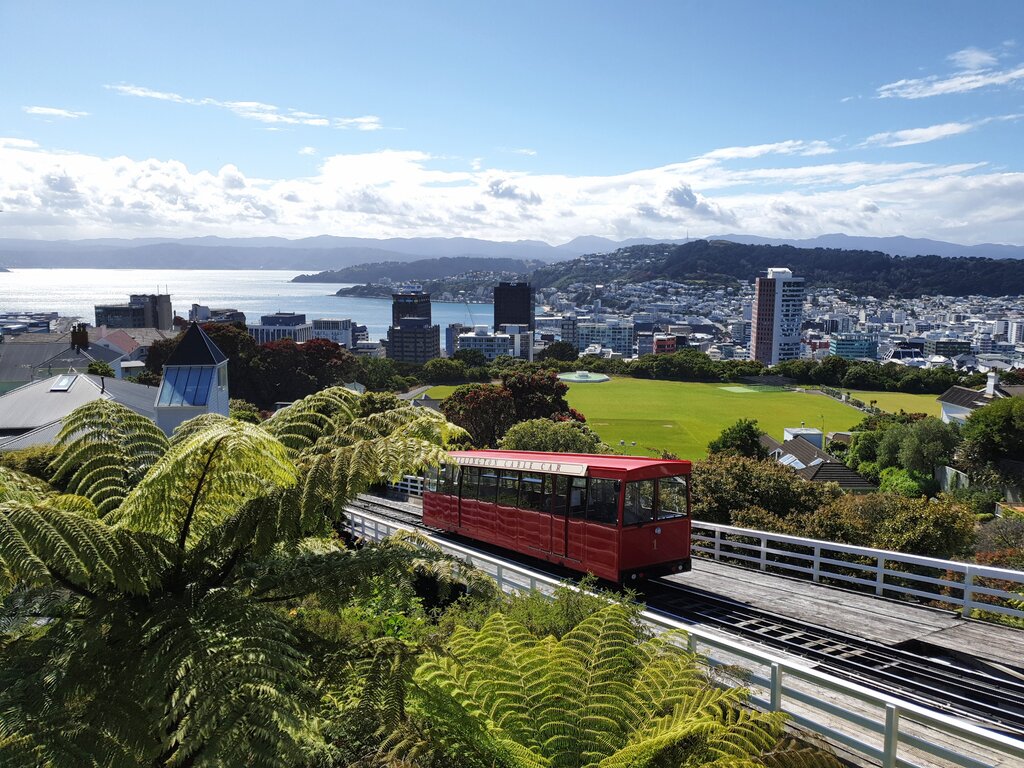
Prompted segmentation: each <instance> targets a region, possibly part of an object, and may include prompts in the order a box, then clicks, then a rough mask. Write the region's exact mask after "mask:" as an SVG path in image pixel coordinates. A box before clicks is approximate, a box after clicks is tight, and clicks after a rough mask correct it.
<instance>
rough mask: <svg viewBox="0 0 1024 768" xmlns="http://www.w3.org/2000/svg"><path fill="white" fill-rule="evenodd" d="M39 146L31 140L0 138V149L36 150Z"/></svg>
mask: <svg viewBox="0 0 1024 768" xmlns="http://www.w3.org/2000/svg"><path fill="white" fill-rule="evenodd" d="M38 146H39V145H38V144H37V143H36V142H34V141H32V140H31V139H14V138H7V137H3V136H0V148H3V147H12V148H17V149H36V148H37V147H38Z"/></svg>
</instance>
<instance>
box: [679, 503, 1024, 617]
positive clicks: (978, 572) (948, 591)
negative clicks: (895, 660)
mask: <svg viewBox="0 0 1024 768" xmlns="http://www.w3.org/2000/svg"><path fill="white" fill-rule="evenodd" d="M691 549H692V551H693V554H694V555H696V556H704V557H709V558H711V559H714V560H720V561H724V562H726V563H728V564H730V565H742V566H745V567H748V568H756V569H758V570H760V571H765V572H767V573H778V574H783V575H788V576H798V577H801V578H805V579H806V578H810V579H811V580H812V581H816V582H827V583H829V584H832V585H838V586H849V587H851V588H854V589H860V590H863V591H868V592H874V594H876V595H879V596H882V597H897V598H907V597H910V598H914V599H917V600H920V599H925V600H929V601H936V602H940V603H944V604H947V605H950V606H953V607H956V608H959V609H961V611H962V613H963V616H965V617H970V616H971V615H972V614H973V613H974V612H975V611H990V612H992V613H999V614H1003V615H1005V616H1013V617H1015V618H1019V619H1024V573H1022V572H1021V571H1011V570H1009V569H1007V568H991V567H988V566H984V565H976V564H974V563H961V562H957V561H955V560H940V559H937V558H933V557H921V556H918V555H906V554H903V553H901V552H890V551H888V550H884V549H869V548H867V547H855V546H851V545H849V544H837V543H835V542H832V541H819V540H818V539H804V538H800V537H799V536H785V535H783V534H779V533H767V532H765V531H755V530H751V529H748V528H734V527H732V526H728V525H717V524H714V523H703V522H700V521H698V520H694V521H693V535H692V541H691ZM1014 603H1016V605H1015V604H1014Z"/></svg>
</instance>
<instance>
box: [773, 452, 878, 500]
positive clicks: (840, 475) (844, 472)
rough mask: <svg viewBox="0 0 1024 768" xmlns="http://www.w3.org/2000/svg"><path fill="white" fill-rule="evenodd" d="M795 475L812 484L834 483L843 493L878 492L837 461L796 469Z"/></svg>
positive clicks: (869, 483) (866, 481)
mask: <svg viewBox="0 0 1024 768" xmlns="http://www.w3.org/2000/svg"><path fill="white" fill-rule="evenodd" d="M791 442H792V441H791ZM796 473H797V474H798V475H800V476H801V477H802V478H804V479H805V480H810V481H811V482H812V483H836V484H837V485H838V486H839V487H840V488H842V489H843V490H844V491H877V490H878V488H877V487H876V486H875V485H874V484H873V483H871V482H870V481H868V480H866V479H865V478H863V477H861V476H860V475H858V474H857V473H856V472H854V471H853V470H852V469H850V468H849V467H848V466H846V465H845V464H841V463H840V462H838V461H823V462H821V463H820V464H815V465H813V466H808V467H804V468H803V469H798V470H797V472H796Z"/></svg>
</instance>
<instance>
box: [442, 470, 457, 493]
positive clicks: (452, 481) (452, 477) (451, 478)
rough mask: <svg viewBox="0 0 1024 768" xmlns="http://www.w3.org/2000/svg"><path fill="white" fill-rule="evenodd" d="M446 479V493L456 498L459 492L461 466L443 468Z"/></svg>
mask: <svg viewBox="0 0 1024 768" xmlns="http://www.w3.org/2000/svg"><path fill="white" fill-rule="evenodd" d="M441 470H442V472H443V477H444V492H445V493H447V494H448V495H449V496H455V495H456V494H457V493H458V492H459V465H458V464H446V465H444V466H443V467H441Z"/></svg>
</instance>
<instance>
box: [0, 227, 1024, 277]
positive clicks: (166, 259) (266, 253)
mask: <svg viewBox="0 0 1024 768" xmlns="http://www.w3.org/2000/svg"><path fill="white" fill-rule="evenodd" d="M707 239H708V240H730V241H732V242H736V243H744V244H757V245H791V246H794V247H798V248H842V249H848V250H862V251H880V252H882V253H887V254H890V255H892V256H918V255H936V256H983V257H989V258H997V259H1004V258H1006V259H1022V258H1024V246H1020V245H1004V244H996V243H985V244H981V245H960V244H957V243H947V242H942V241H939V240H925V239H914V238H907V237H857V236H852V235H844V234H832V235H822V236H821V237H815V238H809V239H804V240H792V239H783V238H767V237H759V236H756V235H737V234H724V235H716V236H714V237H709V238H707ZM686 242H688V240H686V239H678V240H659V239H654V238H631V239H627V240H621V241H615V240H609V239H607V238H604V237H595V236H586V237H577V238H575V239H574V240H571V241H569V242H568V243H563V244H561V245H550V244H549V243H545V242H542V241H540V240H516V241H508V242H505V241H493V240H479V239H474V238H464V237H452V238H446V237H412V238H386V239H373V238H360V237H335V236H332V235H321V236H318V237H308V238H302V239H297V240H288V239H286V238H281V237H241V238H221V237H188V238H180V239H175V238H137V239H117V238H102V239H93V240H15V239H0V267H9V268H35V267H75V268H90V267H91V268H122V269H129V268H130V269H209V268H210V267H211V266H216V267H217V268H219V269H294V270H328V269H343V268H345V267H351V266H355V265H357V264H368V263H379V262H384V261H392V262H394V261H399V262H406V261H414V260H418V259H434V258H442V257H458V256H472V257H499V258H510V259H530V260H540V261H546V262H556V261H563V260H566V259H574V258H577V257H579V256H582V255H585V254H590V253H610V252H613V251H616V250H618V249H620V248H625V247H629V246H636V245H653V244H657V243H670V244H673V245H679V244H683V243H686Z"/></svg>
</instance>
